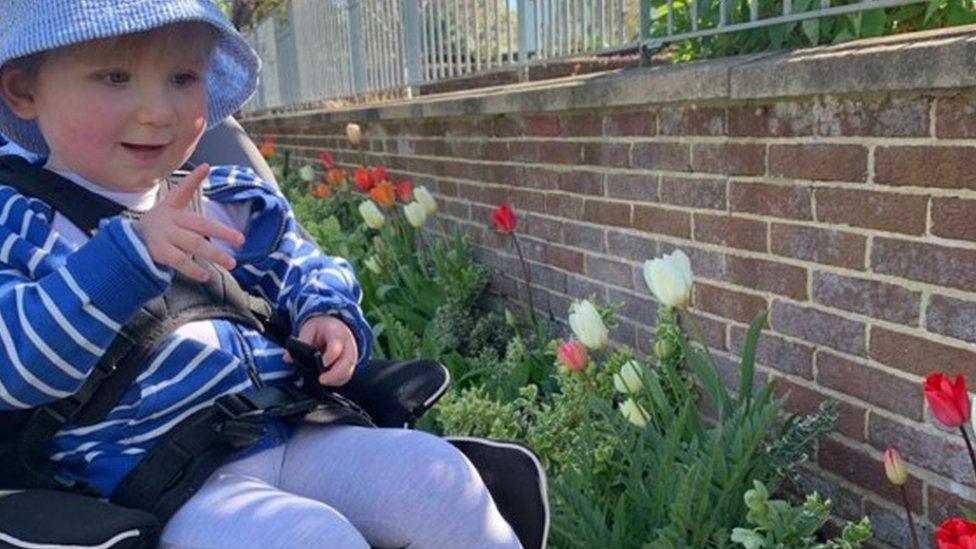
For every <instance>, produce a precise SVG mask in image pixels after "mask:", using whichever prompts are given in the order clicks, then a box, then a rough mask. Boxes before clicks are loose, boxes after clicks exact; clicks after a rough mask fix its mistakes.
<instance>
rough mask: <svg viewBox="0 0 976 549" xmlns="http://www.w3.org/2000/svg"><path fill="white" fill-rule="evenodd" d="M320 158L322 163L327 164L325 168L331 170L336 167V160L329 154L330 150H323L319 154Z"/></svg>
mask: <svg viewBox="0 0 976 549" xmlns="http://www.w3.org/2000/svg"><path fill="white" fill-rule="evenodd" d="M319 160H321V161H322V165H323V166H325V169H327V170H331V169H332V168H334V167H335V160H333V159H332V155H331V154H329V151H322V154H320V155H319Z"/></svg>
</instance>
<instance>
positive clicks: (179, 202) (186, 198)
mask: <svg viewBox="0 0 976 549" xmlns="http://www.w3.org/2000/svg"><path fill="white" fill-rule="evenodd" d="M208 174H210V165H209V164H200V165H199V166H197V167H196V168H194V170H193V171H192V172H190V174H189V175H187V176H186V177H184V178H183V181H180V184H179V185H177V186H176V188H175V189H173V191H172V192H171V193H169V194H167V195H166V198H165V199H164V200H163V202H164V203H166V204H168V205H170V206H172V207H174V208H178V209H180V210H182V209H184V208H186V207H187V206H188V205H189V204H190V200H191V199H192V198H193V193H195V192H196V191H197V188H199V187H200V183H202V182H203V180H204V179H206V178H207V175H208Z"/></svg>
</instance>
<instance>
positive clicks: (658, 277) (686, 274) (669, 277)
mask: <svg viewBox="0 0 976 549" xmlns="http://www.w3.org/2000/svg"><path fill="white" fill-rule="evenodd" d="M644 282H646V283H647V287H648V288H650V289H651V293H653V294H654V297H655V298H656V299H657V300H658V301H659V302H661V304H662V305H664V306H665V307H668V308H672V307H674V308H678V309H684V308H686V307H687V306H688V300H689V299H690V297H691V286H692V283H693V282H694V280H693V278H692V274H691V261H690V260H689V259H688V256H687V255H685V253H684V252H683V251H681V250H675V251H674V252H673V253H671V254H669V255H664V256H662V257H658V258H655V259H654V260H652V261H645V262H644Z"/></svg>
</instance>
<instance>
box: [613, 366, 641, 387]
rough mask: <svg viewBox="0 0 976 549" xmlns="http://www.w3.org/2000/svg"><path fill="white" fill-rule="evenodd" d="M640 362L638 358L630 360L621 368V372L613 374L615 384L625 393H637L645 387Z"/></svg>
mask: <svg viewBox="0 0 976 549" xmlns="http://www.w3.org/2000/svg"><path fill="white" fill-rule="evenodd" d="M640 368H641V367H640V364H638V363H637V361H636V360H629V361H627V363H626V364H624V365H623V366H622V367H621V368H620V373H619V374H614V376H613V386H614V388H615V389H617V391H619V392H621V393H624V394H631V395H633V394H637V393H639V392H640V390H641V389H643V388H644V382H643V381H642V380H643V376H642V375H641V370H640Z"/></svg>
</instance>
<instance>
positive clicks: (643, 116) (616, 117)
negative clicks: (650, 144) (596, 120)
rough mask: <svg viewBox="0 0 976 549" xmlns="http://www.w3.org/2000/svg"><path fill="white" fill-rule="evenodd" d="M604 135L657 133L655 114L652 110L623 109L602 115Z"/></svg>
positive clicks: (648, 134)
mask: <svg viewBox="0 0 976 549" xmlns="http://www.w3.org/2000/svg"><path fill="white" fill-rule="evenodd" d="M604 132H605V133H606V135H636V136H650V135H655V134H657V114H656V113H654V112H652V111H624V112H615V113H610V114H608V115H606V116H605V117H604Z"/></svg>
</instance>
